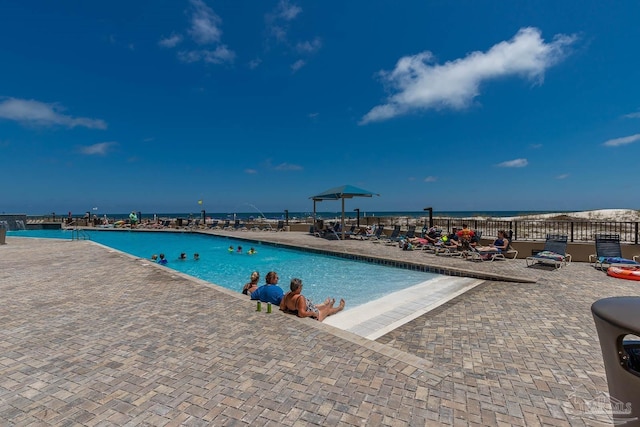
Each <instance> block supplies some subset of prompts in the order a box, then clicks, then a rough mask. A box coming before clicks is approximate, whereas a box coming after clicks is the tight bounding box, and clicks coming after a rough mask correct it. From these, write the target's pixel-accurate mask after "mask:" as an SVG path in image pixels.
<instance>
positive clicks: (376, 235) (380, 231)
mask: <svg viewBox="0 0 640 427" xmlns="http://www.w3.org/2000/svg"><path fill="white" fill-rule="evenodd" d="M383 231H384V225H379V226H378V228H376V231H375V233H373V234H372V235H370V236H365V237H364V238H365V239H366V240H371V243H380V242H381V241H383V240H384V239H385V238H386V235H384V237H382V238H381V237H380V236H382V235H383Z"/></svg>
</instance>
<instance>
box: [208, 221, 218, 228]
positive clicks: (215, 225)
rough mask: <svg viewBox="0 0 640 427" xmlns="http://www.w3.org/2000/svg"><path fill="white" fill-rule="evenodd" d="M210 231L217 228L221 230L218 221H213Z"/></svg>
mask: <svg viewBox="0 0 640 427" xmlns="http://www.w3.org/2000/svg"><path fill="white" fill-rule="evenodd" d="M209 228H210V229H215V228H219V227H218V220H213V221H211V225H210V226H209Z"/></svg>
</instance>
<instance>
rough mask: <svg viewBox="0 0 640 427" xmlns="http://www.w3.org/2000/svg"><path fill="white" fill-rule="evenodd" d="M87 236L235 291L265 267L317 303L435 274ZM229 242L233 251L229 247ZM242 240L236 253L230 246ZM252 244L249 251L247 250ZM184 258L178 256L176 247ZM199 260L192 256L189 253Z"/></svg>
mask: <svg viewBox="0 0 640 427" xmlns="http://www.w3.org/2000/svg"><path fill="white" fill-rule="evenodd" d="M87 233H88V234H89V236H90V237H91V240H93V241H95V242H98V243H101V244H103V245H105V246H108V247H111V248H114V249H118V250H120V251H122V252H126V253H128V254H131V255H134V256H137V257H140V258H145V259H150V258H151V255H152V254H160V253H164V254H165V256H166V258H167V260H168V261H169V262H168V264H167V268H171V269H174V270H177V271H180V272H182V273H185V274H188V275H191V276H194V277H197V278H200V279H203V280H206V281H208V282H211V283H215V284H216V285H219V286H222V287H225V288H227V289H231V290H233V291H237V292H241V291H242V287H243V285H244V284H245V283H247V282H248V281H249V277H250V276H251V272H253V271H258V272H259V273H260V276H261V278H260V284H261V285H262V284H264V278H265V276H266V274H267V272H269V271H276V272H277V273H278V275H279V276H280V283H279V285H280V287H281V288H282V289H283V290H284V291H285V292H287V291H288V290H289V283H290V281H291V279H292V278H294V277H298V278H300V279H302V281H303V283H304V293H305V295H307V296H308V297H310V298H311V299H312V300H313V301H314V302H316V303H320V302H322V301H324V299H325V298H327V297H329V296H331V297H334V298H336V300H339V299H340V298H344V299H345V300H346V301H347V307H346V309H349V308H353V307H355V306H358V305H361V304H364V303H365V302H368V301H372V300H374V299H377V298H381V297H383V296H385V295H388V294H390V293H392V292H395V291H398V290H401V289H405V288H408V287H410V286H414V285H417V284H419V283H423V282H425V281H428V280H431V279H433V278H436V277H440V275H438V274H434V273H423V272H419V271H410V270H405V269H400V268H394V267H389V266H382V265H377V264H369V263H365V262H357V261H350V260H347V259H343V258H338V257H333V256H328V255H317V254H313V253H310V252H303V251H298V250H292V249H285V248H281V247H275V246H271V245H266V244H265V245H263V244H260V243H259V242H258V243H249V242H246V241H242V240H236V239H232V238H227V237H219V236H211V235H203V234H197V233H163V232H135V231H87ZM71 235H72V232H71V231H70V230H21V231H9V232H8V233H7V236H8V237H9V238H11V237H37V238H62V239H67V240H70V239H71ZM230 246H233V248H234V251H233V252H229V247H230ZM238 246H242V248H243V251H242V253H238V252H237V251H236V250H237V248H238ZM252 246H253V247H254V248H255V249H256V251H257V253H256V254H255V255H248V254H247V251H248V250H249V248H251V247H252ZM182 252H184V253H186V255H187V259H186V260H179V259H178V257H179V255H180V253H182ZM196 252H197V253H198V254H199V255H200V260H199V261H195V260H194V259H193V254H194V253H196ZM150 262H151V261H150Z"/></svg>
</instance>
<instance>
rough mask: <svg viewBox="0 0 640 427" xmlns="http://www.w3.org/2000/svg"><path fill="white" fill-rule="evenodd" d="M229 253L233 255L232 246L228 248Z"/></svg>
mask: <svg viewBox="0 0 640 427" xmlns="http://www.w3.org/2000/svg"><path fill="white" fill-rule="evenodd" d="M228 250H229V253H230V254H232V253H233V246H229V249H228Z"/></svg>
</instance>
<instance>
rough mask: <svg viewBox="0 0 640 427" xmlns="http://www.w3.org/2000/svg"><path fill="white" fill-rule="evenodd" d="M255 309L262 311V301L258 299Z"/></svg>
mask: <svg viewBox="0 0 640 427" xmlns="http://www.w3.org/2000/svg"><path fill="white" fill-rule="evenodd" d="M256 311H262V303H261V302H260V301H258V305H257V306H256Z"/></svg>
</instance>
